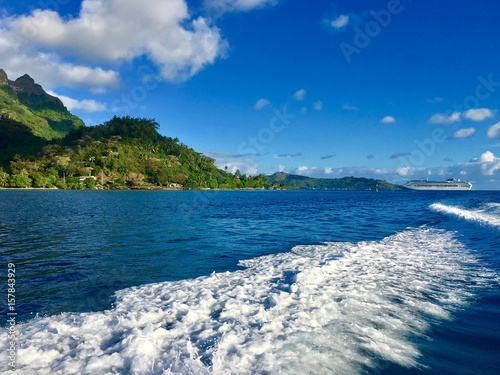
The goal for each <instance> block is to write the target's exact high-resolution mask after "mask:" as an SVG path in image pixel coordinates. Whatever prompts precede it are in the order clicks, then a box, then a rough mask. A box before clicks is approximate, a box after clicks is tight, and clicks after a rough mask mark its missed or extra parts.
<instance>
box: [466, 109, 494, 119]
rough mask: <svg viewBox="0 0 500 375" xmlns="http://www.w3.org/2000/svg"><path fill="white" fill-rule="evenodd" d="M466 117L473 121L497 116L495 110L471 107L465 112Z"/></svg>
mask: <svg viewBox="0 0 500 375" xmlns="http://www.w3.org/2000/svg"><path fill="white" fill-rule="evenodd" d="M463 115H464V117H465V118H466V119H468V120H472V121H478V122H479V121H484V120H486V119H488V118H492V117H494V116H495V112H494V111H492V110H491V109H489V108H475V109H469V110H468V111H465V112H464V113H463Z"/></svg>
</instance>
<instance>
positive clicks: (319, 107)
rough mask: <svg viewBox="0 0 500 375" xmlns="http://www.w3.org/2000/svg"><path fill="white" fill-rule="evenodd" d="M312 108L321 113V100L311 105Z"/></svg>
mask: <svg viewBox="0 0 500 375" xmlns="http://www.w3.org/2000/svg"><path fill="white" fill-rule="evenodd" d="M313 108H314V110H315V111H322V110H323V102H322V101H321V100H318V101H317V102H314V103H313Z"/></svg>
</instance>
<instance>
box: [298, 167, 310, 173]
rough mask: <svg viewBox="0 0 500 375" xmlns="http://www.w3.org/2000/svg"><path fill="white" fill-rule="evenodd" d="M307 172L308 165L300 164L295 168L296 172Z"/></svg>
mask: <svg viewBox="0 0 500 375" xmlns="http://www.w3.org/2000/svg"><path fill="white" fill-rule="evenodd" d="M307 172H309V167H307V166H305V165H302V166H300V167H298V168H297V173H304V174H306V173H307Z"/></svg>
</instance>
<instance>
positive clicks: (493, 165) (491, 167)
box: [479, 151, 500, 176]
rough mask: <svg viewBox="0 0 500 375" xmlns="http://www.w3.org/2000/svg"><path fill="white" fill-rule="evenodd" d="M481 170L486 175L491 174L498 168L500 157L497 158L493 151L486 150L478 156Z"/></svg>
mask: <svg viewBox="0 0 500 375" xmlns="http://www.w3.org/2000/svg"><path fill="white" fill-rule="evenodd" d="M479 162H480V163H481V170H482V171H483V173H484V174H485V175H487V176H492V175H494V174H495V172H496V171H498V170H500V158H497V157H496V156H495V155H494V154H493V152H491V151H486V152H485V153H483V154H482V155H481V156H480V157H479Z"/></svg>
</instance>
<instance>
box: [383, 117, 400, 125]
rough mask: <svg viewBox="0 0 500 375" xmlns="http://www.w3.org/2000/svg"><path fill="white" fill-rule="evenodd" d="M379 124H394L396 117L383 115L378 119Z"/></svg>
mask: <svg viewBox="0 0 500 375" xmlns="http://www.w3.org/2000/svg"><path fill="white" fill-rule="evenodd" d="M380 123H381V124H395V123H396V119H395V118H394V117H392V116H385V117H382V118H381V119H380Z"/></svg>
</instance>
